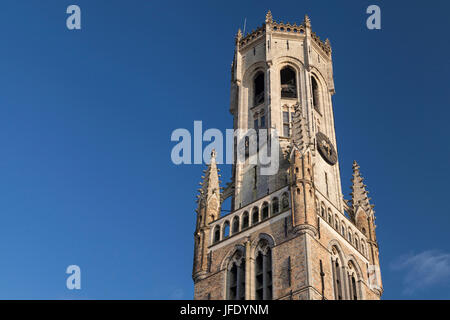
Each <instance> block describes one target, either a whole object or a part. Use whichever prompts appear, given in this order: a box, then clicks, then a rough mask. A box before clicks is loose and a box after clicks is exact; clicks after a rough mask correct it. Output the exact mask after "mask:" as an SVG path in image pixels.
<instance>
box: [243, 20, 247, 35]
mask: <svg viewBox="0 0 450 320" xmlns="http://www.w3.org/2000/svg"><path fill="white" fill-rule="evenodd" d="M246 25H247V17H245V18H244V32H243V33H242V34H243V35H244V37H245V26H246Z"/></svg>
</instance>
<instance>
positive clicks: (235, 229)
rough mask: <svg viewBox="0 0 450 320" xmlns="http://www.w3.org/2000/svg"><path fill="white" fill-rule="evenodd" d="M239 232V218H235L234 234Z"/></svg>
mask: <svg viewBox="0 0 450 320" xmlns="http://www.w3.org/2000/svg"><path fill="white" fill-rule="evenodd" d="M238 232H239V217H234V219H233V228H232V233H233V234H235V233H238Z"/></svg>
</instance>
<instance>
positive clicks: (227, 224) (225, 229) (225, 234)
mask: <svg viewBox="0 0 450 320" xmlns="http://www.w3.org/2000/svg"><path fill="white" fill-rule="evenodd" d="M229 236H230V222H228V221H225V223H224V224H223V235H222V238H223V239H225V238H228V237H229Z"/></svg>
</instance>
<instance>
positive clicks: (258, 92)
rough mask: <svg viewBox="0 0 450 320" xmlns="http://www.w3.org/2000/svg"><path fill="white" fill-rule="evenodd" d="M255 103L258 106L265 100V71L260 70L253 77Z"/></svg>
mask: <svg viewBox="0 0 450 320" xmlns="http://www.w3.org/2000/svg"><path fill="white" fill-rule="evenodd" d="M253 90H254V97H253V105H254V106H257V105H260V104H261V103H263V102H264V73H263V72H258V73H257V74H256V76H255V78H254V79H253Z"/></svg>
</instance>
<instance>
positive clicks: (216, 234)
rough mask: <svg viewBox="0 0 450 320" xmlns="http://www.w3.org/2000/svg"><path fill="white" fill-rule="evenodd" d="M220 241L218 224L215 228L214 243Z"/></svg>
mask: <svg viewBox="0 0 450 320" xmlns="http://www.w3.org/2000/svg"><path fill="white" fill-rule="evenodd" d="M219 241H220V227H219V226H216V228H215V229H214V243H216V242H219Z"/></svg>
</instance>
